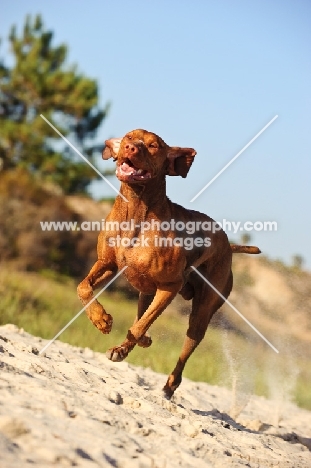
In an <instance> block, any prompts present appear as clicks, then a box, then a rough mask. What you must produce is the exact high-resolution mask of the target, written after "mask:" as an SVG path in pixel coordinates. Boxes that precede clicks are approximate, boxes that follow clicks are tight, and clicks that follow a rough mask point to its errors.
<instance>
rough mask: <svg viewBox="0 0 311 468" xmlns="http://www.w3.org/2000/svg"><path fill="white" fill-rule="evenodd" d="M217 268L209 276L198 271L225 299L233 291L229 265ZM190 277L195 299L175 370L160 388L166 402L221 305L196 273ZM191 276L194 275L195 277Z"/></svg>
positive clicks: (204, 269)
mask: <svg viewBox="0 0 311 468" xmlns="http://www.w3.org/2000/svg"><path fill="white" fill-rule="evenodd" d="M226 263H227V262H226ZM216 268H217V269H216V271H215V269H214V270H213V271H212V272H211V273H209V274H208V275H207V271H206V270H207V269H206V268H205V267H204V265H202V266H201V267H200V268H198V270H199V271H200V273H202V274H203V275H204V276H205V277H207V278H208V280H209V281H210V282H211V283H212V284H213V286H215V287H216V288H217V289H218V291H219V292H220V293H221V294H222V295H223V296H225V297H226V298H227V297H228V296H229V294H230V291H231V288H232V273H231V265H227V267H226V268H224V267H223V266H222V267H221V266H220V265H217V266H216ZM191 275H192V276H191V280H192V281H191V282H192V284H193V286H194V297H193V300H192V311H191V314H190V317H189V328H188V330H187V334H186V337H185V340H184V343H183V347H182V351H181V354H180V356H179V359H178V362H177V364H176V367H175V369H174V370H173V372H172V373H171V374H170V375H169V377H168V379H167V382H166V384H165V386H164V388H163V391H164V395H165V397H166V398H168V399H170V398H171V397H172V395H173V394H174V392H175V390H176V389H177V387H178V386H179V385H180V383H181V381H182V373H183V370H184V367H185V365H186V362H187V360H188V359H189V357H190V356H191V354H192V353H193V351H194V350H195V348H196V347H197V346H198V345H199V343H200V342H201V341H202V339H203V338H204V335H205V332H206V330H207V327H208V324H209V322H210V320H211V318H212V316H213V315H214V313H215V312H216V311H217V310H218V309H219V307H221V305H222V304H223V302H224V300H223V299H222V298H221V297H220V296H219V295H218V294H217V293H216V292H215V291H213V289H212V288H211V287H210V286H209V285H208V284H207V283H205V282H204V280H203V279H202V278H200V277H199V276H198V275H197V273H196V272H193V273H192V274H191ZM194 275H197V276H196V277H195V276H194Z"/></svg>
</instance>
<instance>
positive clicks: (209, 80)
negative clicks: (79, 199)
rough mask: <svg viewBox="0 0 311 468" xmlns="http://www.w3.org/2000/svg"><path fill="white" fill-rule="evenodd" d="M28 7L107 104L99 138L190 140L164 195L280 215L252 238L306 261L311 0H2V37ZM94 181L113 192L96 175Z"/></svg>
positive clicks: (210, 208)
mask: <svg viewBox="0 0 311 468" xmlns="http://www.w3.org/2000/svg"><path fill="white" fill-rule="evenodd" d="M27 13H30V14H33V15H34V14H37V13H41V14H42V16H43V19H44V23H45V26H46V27H47V28H49V29H52V30H53V31H54V32H55V36H54V44H59V43H61V42H65V43H66V44H68V46H69V57H68V63H73V62H74V63H77V64H78V66H79V69H80V70H81V71H82V72H84V73H85V74H87V75H88V76H90V77H93V78H96V79H98V81H99V83H100V91H101V101H102V104H105V102H106V101H108V100H109V101H111V103H112V107H111V112H110V115H109V117H108V118H107V120H106V121H105V122H104V124H103V127H102V129H101V131H100V133H99V135H98V137H99V140H101V141H103V140H105V139H106V138H109V137H110V136H122V135H123V134H124V133H126V132H127V131H129V130H132V129H135V128H145V129H147V130H150V131H153V132H155V133H158V134H159V135H160V136H161V137H162V138H163V139H164V140H165V141H166V142H167V143H168V144H170V145H172V146H191V147H194V148H195V149H196V150H197V153H198V154H197V156H196V159H195V162H194V164H193V166H192V168H191V171H190V173H189V175H188V177H187V178H186V179H181V178H177V177H175V178H170V180H169V181H168V194H169V196H170V198H171V199H172V200H173V201H176V202H178V203H180V204H183V205H185V206H187V207H189V208H193V209H197V210H199V211H202V212H205V213H207V214H209V215H210V216H212V217H213V218H214V219H216V220H218V221H221V220H222V219H224V218H225V219H227V220H231V221H272V220H273V221H277V222H278V231H277V232H273V233H269V232H257V233H256V232H252V233H251V236H252V243H254V244H256V245H258V246H260V248H261V249H262V251H263V252H264V253H265V254H266V255H268V256H269V257H271V258H280V259H282V260H284V261H285V262H290V261H291V257H292V255H294V254H300V255H302V256H303V257H304V258H305V260H306V266H307V267H308V268H309V269H310V270H311V242H310V237H311V210H310V203H311V196H310V185H311V184H310V179H311V143H310V133H311V126H310V123H311V119H310V113H311V110H310V109H311V86H310V83H311V54H310V44H311V2H310V1H308V0H297V1H294V0H292V1H287V0H252V1H250V0H241V1H239V0H217V1H216V0H214V1H209V0H205V1H204V0H201V1H200V0H194V1H185V0H179V1H177V0H171V1H164V0H160V1H159V0H158V1H146V0H144V1H138V0H132V1H125V0H120V1H115V2H112V1H95V0H89V1H88V2H82V1H81V2H77V1H73V0H67V1H63V2H52V1H50V2H43V1H39V0H33V1H32V0H26V1H23V2H20V1H14V0H2V1H1V5H0V35H1V37H5V36H7V33H8V30H9V27H10V26H11V25H12V24H13V23H15V24H17V26H19V31H20V30H21V29H20V28H21V25H22V24H23V21H24V18H25V15H26V14H27ZM7 52H8V51H7V44H6V43H4V44H3V45H2V47H1V49H0V54H1V56H6V54H7ZM276 114H277V115H278V116H279V117H278V118H277V119H276V121H275V122H274V123H273V124H272V125H271V126H270V127H269V128H268V129H267V130H266V132H264V133H263V134H262V135H261V136H260V137H259V138H258V139H257V140H256V141H255V142H254V143H253V144H252V145H251V146H250V147H249V148H248V149H247V150H246V151H245V152H244V153H243V154H242V155H241V156H240V157H239V158H238V159H237V160H236V161H235V162H234V163H233V164H232V165H231V166H230V167H229V168H228V169H227V170H226V171H225V172H224V173H223V174H222V175H221V176H220V177H219V178H218V179H217V180H216V181H215V182H214V183H213V184H212V185H211V186H210V187H209V188H208V189H207V190H206V191H205V192H204V193H203V194H202V195H200V197H199V198H197V200H196V201H195V202H193V203H190V199H191V198H192V197H193V196H194V195H195V194H196V193H197V192H198V191H199V190H200V189H201V188H202V187H203V186H204V185H205V184H206V183H207V182H208V181H209V180H210V179H211V178H212V177H214V175H215V174H216V173H217V172H218V171H219V170H221V169H222V167H223V166H224V165H225V164H226V163H227V162H228V161H230V159H231V158H232V157H234V156H235V155H236V154H237V153H238V152H239V151H240V150H241V149H242V148H243V146H244V145H246V144H247V143H248V141H249V140H250V139H251V138H253V137H254V136H255V135H256V133H257V132H258V131H260V130H261V128H262V127H263V126H264V125H266V124H267V123H268V122H269V120H271V119H272V118H273V117H274V116H275V115H276ZM101 167H103V166H101ZM115 184H116V185H117V186H118V182H117V181H115ZM94 190H95V193H96V195H97V196H106V195H113V194H114V192H113V191H112V190H111V189H110V188H109V187H107V186H106V185H105V183H104V182H100V183H98V184H97V186H96V188H95V189H94ZM228 234H229V237H230V238H233V239H236V240H238V239H239V237H240V234H239V235H235V236H234V235H233V234H231V233H228Z"/></svg>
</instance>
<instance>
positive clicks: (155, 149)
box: [103, 130, 196, 183]
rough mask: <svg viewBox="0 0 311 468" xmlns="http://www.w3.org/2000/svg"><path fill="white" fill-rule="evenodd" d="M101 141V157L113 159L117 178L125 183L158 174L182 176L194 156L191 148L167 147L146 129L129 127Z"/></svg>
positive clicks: (186, 171)
mask: <svg viewBox="0 0 311 468" xmlns="http://www.w3.org/2000/svg"><path fill="white" fill-rule="evenodd" d="M105 144H106V146H105V149H104V151H103V159H109V158H114V159H115V160H116V161H117V169H116V175H117V177H118V179H119V180H120V181H122V182H127V183H138V182H140V183H141V182H145V181H148V180H149V179H153V178H155V177H157V176H159V175H163V176H165V175H171V176H181V177H186V176H187V174H188V171H189V169H190V167H191V164H192V162H193V159H194V157H195V155H196V151H195V150H194V149H193V148H178V147H170V146H168V145H167V144H166V143H165V142H164V141H163V140H162V138H160V137H159V136H158V135H156V134H155V133H151V132H147V131H146V130H133V131H131V132H129V133H127V134H126V135H125V136H124V137H123V138H111V139H110V140H107V141H106V142H105Z"/></svg>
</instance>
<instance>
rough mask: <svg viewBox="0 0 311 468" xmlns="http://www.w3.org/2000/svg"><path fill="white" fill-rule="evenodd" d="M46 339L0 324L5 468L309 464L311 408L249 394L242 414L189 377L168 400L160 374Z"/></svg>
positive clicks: (227, 397) (0, 433)
mask: <svg viewBox="0 0 311 468" xmlns="http://www.w3.org/2000/svg"><path fill="white" fill-rule="evenodd" d="M44 344H45V342H44V341H43V340H41V339H40V338H36V337H33V336H31V335H29V334H27V333H25V332H23V330H18V329H17V328H16V327H15V326H14V325H6V326H3V327H0V466H1V468H12V467H19V468H20V467H21V468H23V467H25V466H29V467H30V466H38V467H40V468H41V467H42V468H43V467H48V466H59V467H63V466H78V467H124V468H131V467H133V468H136V467H137V468H140V467H141V468H144V467H146V468H147V467H153V468H162V467H163V468H164V467H167V468H174V467H177V466H178V467H189V468H190V467H191V468H192V467H197V468H200V467H243V466H244V467H260V468H261V467H281V468H282V467H284V468H287V467H292V468H299V467H310V466H311V454H310V449H311V439H310V437H311V413H310V412H308V411H305V410H302V409H299V408H297V407H296V406H294V405H292V404H290V403H286V404H284V405H283V407H282V408H279V407H278V403H277V402H272V401H268V400H265V399H263V398H260V397H252V398H251V400H250V401H249V402H248V404H247V406H246V407H245V408H244V410H243V412H242V413H241V414H240V416H239V418H240V419H238V421H239V422H236V421H234V420H233V419H231V418H230V417H229V416H228V414H227V412H228V411H229V408H230V405H231V392H230V391H229V390H226V389H224V388H220V387H212V386H210V385H207V384H203V383H200V384H198V383H194V382H191V381H189V380H186V379H185V380H184V381H183V383H182V386H181V387H180V388H179V390H178V391H177V392H176V396H175V397H174V400H173V401H171V402H169V401H167V400H165V399H164V398H163V397H162V394H161V388H162V386H163V384H164V382H165V376H163V375H159V374H156V373H154V372H152V371H150V370H148V369H141V368H138V367H134V366H131V365H128V364H127V363H126V362H123V363H111V362H110V361H108V360H107V359H106V358H105V356H104V355H102V354H100V353H94V352H93V351H91V350H89V349H80V348H74V347H72V346H69V345H66V344H63V343H61V342H56V343H54V344H53V345H52V346H51V347H50V348H48V350H47V351H46V354H45V355H42V356H41V355H40V356H39V355H38V350H40V349H41V348H42V347H43V345H44ZM146 352H148V351H147V350H146ZM276 421H277V423H276ZM273 423H274V424H275V425H273ZM242 424H243V425H242Z"/></svg>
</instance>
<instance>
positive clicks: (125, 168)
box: [116, 159, 151, 181]
mask: <svg viewBox="0 0 311 468" xmlns="http://www.w3.org/2000/svg"><path fill="white" fill-rule="evenodd" d="M116 176H117V177H118V179H119V180H121V181H131V180H132V181H139V180H145V179H150V178H151V174H150V172H148V171H147V170H146V169H138V168H137V167H135V166H134V164H133V163H132V162H131V161H130V160H129V159H126V160H125V161H123V162H122V163H121V164H120V165H118V166H117V169H116Z"/></svg>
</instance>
